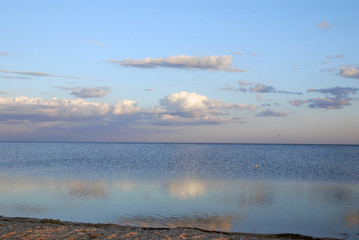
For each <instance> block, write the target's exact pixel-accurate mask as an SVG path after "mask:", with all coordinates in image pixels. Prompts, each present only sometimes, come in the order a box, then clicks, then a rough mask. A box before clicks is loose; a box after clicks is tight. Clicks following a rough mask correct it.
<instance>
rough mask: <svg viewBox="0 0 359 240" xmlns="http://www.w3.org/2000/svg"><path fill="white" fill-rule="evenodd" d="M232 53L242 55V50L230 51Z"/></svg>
mask: <svg viewBox="0 0 359 240" xmlns="http://www.w3.org/2000/svg"><path fill="white" fill-rule="evenodd" d="M231 53H232V54H238V55H242V52H240V51H237V52H231Z"/></svg>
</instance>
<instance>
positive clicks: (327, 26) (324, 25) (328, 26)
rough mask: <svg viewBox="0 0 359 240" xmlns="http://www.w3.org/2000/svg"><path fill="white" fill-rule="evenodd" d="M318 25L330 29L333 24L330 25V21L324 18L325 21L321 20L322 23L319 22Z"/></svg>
mask: <svg viewBox="0 0 359 240" xmlns="http://www.w3.org/2000/svg"><path fill="white" fill-rule="evenodd" d="M318 27H319V28H323V29H329V28H331V27H332V26H331V25H330V23H328V21H327V20H324V21H323V22H321V23H319V24H318Z"/></svg>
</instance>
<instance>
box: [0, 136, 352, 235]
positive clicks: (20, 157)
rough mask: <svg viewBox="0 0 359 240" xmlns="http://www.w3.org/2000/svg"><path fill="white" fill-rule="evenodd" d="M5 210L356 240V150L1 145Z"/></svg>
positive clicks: (0, 196)
mask: <svg viewBox="0 0 359 240" xmlns="http://www.w3.org/2000/svg"><path fill="white" fill-rule="evenodd" d="M255 165H258V167H257V168H255ZM0 215H4V216H26V217H40V218H56V219H57V218H60V219H61V220H70V221H85V222H111V223H118V224H123V225H138V226H165V227H176V226H188V227H199V228H204V229H210V230H222V231H233V232H254V233H284V232H290V233H299V234H305V235H312V236H318V237H338V238H346V239H358V238H359V235H358V234H359V146H325V145H241V144H133V143H132V144H131V143H129V144H125V143H4V142H3V143H0Z"/></svg>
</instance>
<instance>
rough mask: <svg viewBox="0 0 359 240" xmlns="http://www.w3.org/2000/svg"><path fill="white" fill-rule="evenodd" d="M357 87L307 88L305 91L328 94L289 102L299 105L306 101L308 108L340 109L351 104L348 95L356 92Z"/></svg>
mask: <svg viewBox="0 0 359 240" xmlns="http://www.w3.org/2000/svg"><path fill="white" fill-rule="evenodd" d="M358 91H359V88H351V87H334V88H326V89H312V88H310V89H308V90H307V92H318V93H322V94H328V95H329V96H328V95H326V96H325V97H319V98H310V99H305V100H291V101H289V103H290V104H292V105H294V106H300V105H303V104H307V103H308V107H309V108H324V109H340V108H343V107H345V106H348V105H351V101H352V98H351V97H349V95H354V94H357V92H358Z"/></svg>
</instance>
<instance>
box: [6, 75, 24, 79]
mask: <svg viewBox="0 0 359 240" xmlns="http://www.w3.org/2000/svg"><path fill="white" fill-rule="evenodd" d="M0 78H3V79H30V78H29V77H14V76H3V75H0Z"/></svg>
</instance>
